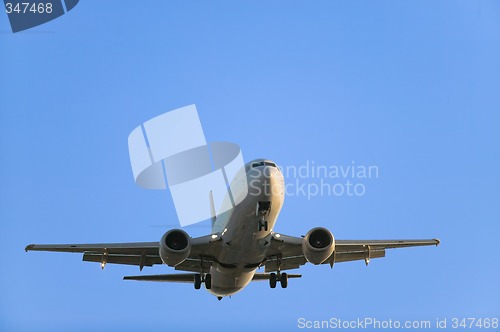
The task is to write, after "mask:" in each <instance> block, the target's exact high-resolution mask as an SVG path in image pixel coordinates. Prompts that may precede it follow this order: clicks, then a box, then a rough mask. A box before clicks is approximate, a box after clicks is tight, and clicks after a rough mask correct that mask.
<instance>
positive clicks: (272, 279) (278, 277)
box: [269, 272, 288, 288]
mask: <svg viewBox="0 0 500 332" xmlns="http://www.w3.org/2000/svg"><path fill="white" fill-rule="evenodd" d="M278 281H279V282H280V284H281V288H287V286H288V274H286V273H284V272H283V273H278V274H276V273H274V272H273V273H271V274H270V275H269V286H270V287H271V288H276V284H277V283H278Z"/></svg>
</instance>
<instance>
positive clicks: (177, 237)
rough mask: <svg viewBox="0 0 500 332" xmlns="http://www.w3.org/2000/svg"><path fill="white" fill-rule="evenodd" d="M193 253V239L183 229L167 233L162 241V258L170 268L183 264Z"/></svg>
mask: <svg viewBox="0 0 500 332" xmlns="http://www.w3.org/2000/svg"><path fill="white" fill-rule="evenodd" d="M190 252H191V238H190V237H189V235H188V234H187V233H186V232H184V231H183V230H182V229H172V230H170V231H168V232H166V233H165V234H164V235H163V236H162V238H161V240H160V257H161V260H162V261H163V263H165V264H167V265H169V266H176V265H179V264H181V263H182V262H184V261H185V260H186V258H188V256H189V253H190Z"/></svg>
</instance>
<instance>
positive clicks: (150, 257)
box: [25, 236, 220, 273]
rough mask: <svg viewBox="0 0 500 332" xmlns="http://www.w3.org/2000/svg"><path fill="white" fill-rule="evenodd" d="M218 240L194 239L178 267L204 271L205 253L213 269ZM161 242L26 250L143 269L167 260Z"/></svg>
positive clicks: (44, 246) (41, 246)
mask: <svg viewBox="0 0 500 332" xmlns="http://www.w3.org/2000/svg"><path fill="white" fill-rule="evenodd" d="M217 241H220V238H219V239H217V240H214V239H212V237H211V236H202V237H198V238H192V239H191V245H192V248H191V253H190V255H189V257H188V258H187V259H186V260H185V261H184V262H183V263H181V264H179V265H177V266H176V267H175V269H176V270H183V271H193V272H198V273H199V272H200V267H201V264H202V261H201V258H200V257H201V255H203V268H204V270H206V269H209V268H210V265H211V262H212V260H213V259H212V257H214V256H215V255H216V254H217V250H219V249H218V248H219V247H220V246H217V245H214V244H215V243H216V242H217ZM159 245H160V244H159V242H129V243H96V244H30V245H28V246H26V248H25V250H26V251H54V252H71V253H83V261H86V262H97V263H101V266H102V267H103V268H104V266H105V265H106V264H108V263H109V264H125V265H136V266H139V268H140V269H141V270H142V268H143V267H144V266H153V265H155V264H163V262H162V260H161V258H160V255H159Z"/></svg>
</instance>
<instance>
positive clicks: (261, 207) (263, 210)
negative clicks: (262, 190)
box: [256, 201, 271, 232]
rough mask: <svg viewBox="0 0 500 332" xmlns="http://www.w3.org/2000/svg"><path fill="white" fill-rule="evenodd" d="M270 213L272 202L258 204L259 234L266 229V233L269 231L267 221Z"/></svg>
mask: <svg viewBox="0 0 500 332" xmlns="http://www.w3.org/2000/svg"><path fill="white" fill-rule="evenodd" d="M269 212H271V202H270V201H260V202H259V203H257V211H256V215H257V217H259V218H260V219H259V222H258V230H259V232H260V231H262V229H264V231H266V232H267V231H268V228H269V227H268V224H267V220H266V216H267V215H269Z"/></svg>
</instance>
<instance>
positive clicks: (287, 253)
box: [265, 234, 439, 272]
mask: <svg viewBox="0 0 500 332" xmlns="http://www.w3.org/2000/svg"><path fill="white" fill-rule="evenodd" d="M302 241H303V238H301V237H294V236H288V235H283V234H274V235H273V237H272V238H271V247H270V249H269V251H268V254H269V256H268V257H267V260H266V262H265V271H266V272H272V271H277V270H278V263H279V269H280V270H288V269H297V268H299V267H300V266H302V265H304V264H306V263H307V260H306V259H305V257H304V254H303V252H302ZM431 245H434V246H437V245H439V240H438V239H430V240H335V251H334V253H333V254H332V255H331V256H330V257H329V258H328V259H327V260H325V261H324V262H323V263H322V264H330V266H333V264H334V263H342V262H350V261H356V260H364V261H365V263H366V264H368V262H369V261H370V259H372V258H381V257H385V249H393V248H404V247H418V246H431Z"/></svg>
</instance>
